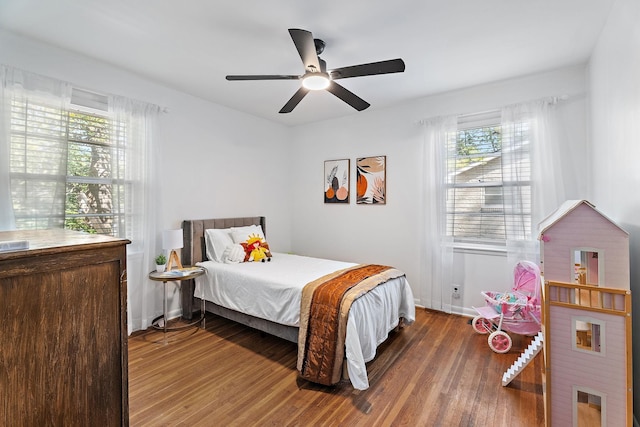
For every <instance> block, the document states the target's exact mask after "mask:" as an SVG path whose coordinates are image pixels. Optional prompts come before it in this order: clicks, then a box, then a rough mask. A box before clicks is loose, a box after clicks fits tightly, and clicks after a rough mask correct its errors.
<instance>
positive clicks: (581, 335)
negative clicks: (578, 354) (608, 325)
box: [571, 317, 605, 356]
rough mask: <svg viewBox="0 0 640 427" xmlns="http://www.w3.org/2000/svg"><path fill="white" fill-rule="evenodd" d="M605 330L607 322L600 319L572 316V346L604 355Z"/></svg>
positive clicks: (577, 349)
mask: <svg viewBox="0 0 640 427" xmlns="http://www.w3.org/2000/svg"><path fill="white" fill-rule="evenodd" d="M604 332H605V324H604V322H603V321H601V320H599V319H592V318H588V317H572V318H571V335H572V336H573V343H572V348H573V349H574V350H576V351H583V352H587V353H593V354H597V355H599V356H604V355H605V354H604V353H605V345H604V344H605V340H604Z"/></svg>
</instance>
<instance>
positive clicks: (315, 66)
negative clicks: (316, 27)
mask: <svg viewBox="0 0 640 427" xmlns="http://www.w3.org/2000/svg"><path fill="white" fill-rule="evenodd" d="M289 34H290V35H291V39H292V40H293V44H295V45H296V49H298V53H299V54H300V58H301V59H302V63H303V64H304V68H305V70H307V71H312V72H315V71H321V70H320V61H319V60H318V54H317V53H316V45H315V43H314V41H313V34H311V32H310V31H307V30H299V29H297V28H289Z"/></svg>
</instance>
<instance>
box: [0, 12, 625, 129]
mask: <svg viewBox="0 0 640 427" xmlns="http://www.w3.org/2000/svg"><path fill="white" fill-rule="evenodd" d="M614 1H615V0H526V1H525V0H398V1H395V2H391V1H388V0H369V1H365V0H349V1H344V0H342V1H338V0H324V1H322V2H317V1H314V2H311V1H304V2H303V1H295V0H270V1H267V0H237V1H215V0H182V1H178V0H53V1H52V0H1V1H0V27H2V28H5V29H6V30H9V31H12V32H15V33H18V34H20V35H23V36H27V37H30V38H33V39H37V40H41V41H43V42H46V43H50V44H53V45H56V46H59V47H62V48H66V49H69V50H71V51H75V52H78V53H81V54H84V55H86V56H90V57H94V58H98V59H100V60H103V61H106V62H108V63H111V64H113V65H116V66H118V67H121V68H125V69H127V70H130V71H133V72H135V73H137V74H139V75H142V76H145V77H146V78H149V79H151V80H154V81H157V82H160V83H162V84H165V85H167V86H170V87H173V88H175V89H178V90H181V91H183V92H186V93H189V94H192V95H195V96H198V97H201V98H204V99H208V100H211V101H212V102H215V103H218V104H222V105H226V106H228V107H231V108H234V109H237V110H241V111H245V112H247V113H250V114H253V115H256V116H259V117H263V118H266V119H268V120H273V121H278V122H281V123H283V124H285V125H290V126H293V125H297V124H302V123H308V122H311V121H317V120H324V119H328V118H333V117H339V116H345V115H350V114H362V113H358V112H356V111H355V110H354V109H352V108H351V107H349V106H348V105H347V104H345V103H343V102H342V101H341V100H339V99H338V98H336V97H334V96H333V95H331V94H329V93H328V92H313V93H310V94H309V95H307V96H306V98H304V99H303V100H302V102H301V103H300V104H299V105H298V106H297V107H296V109H294V110H293V112H292V113H289V114H279V113H278V111H279V110H280V108H281V107H282V106H283V105H284V104H285V103H286V102H287V100H288V99H289V98H290V97H291V96H292V95H293V93H294V92H295V91H296V90H297V88H298V87H299V86H298V85H299V82H298V81H295V80H288V81H242V82H230V81H227V80H225V75H227V74H303V72H304V69H303V67H302V62H301V60H300V57H299V55H298V53H297V51H296V48H295V46H294V45H293V42H292V41H291V38H290V36H289V33H288V31H287V29H288V28H302V29H306V30H309V31H311V32H312V33H313V35H314V37H316V38H320V39H323V40H324V41H325V43H326V48H325V51H324V53H323V54H322V58H323V59H324V60H325V61H327V68H328V69H332V68H338V67H343V66H349V65H356V64H361V63H367V62H374V61H381V60H386V59H394V58H402V59H403V60H404V62H405V63H406V71H405V72H404V73H398V74H387V75H378V76H367V77H358V78H350V79H344V80H341V81H340V83H341V84H342V85H343V86H344V87H346V88H347V89H349V90H351V91H352V92H354V93H355V94H356V95H358V96H360V97H361V98H363V99H364V100H366V101H367V102H369V103H370V104H371V107H369V109H377V108H381V107H385V106H389V105H393V104H397V103H401V102H403V101H405V100H408V99H415V98H420V97H424V96H427V95H430V94H434V93H438V92H443V91H448V90H453V89H458V88H463V87H468V86H473V85H477V84H482V83H487V82H490V81H496V80H501V79H504V78H509V77H514V76H519V75H526V74H531V73H535V72H539V71H544V70H550V69H554V68H558V67H563V66H567V65H573V64H579V63H584V62H586V61H587V60H588V58H589V55H590V53H591V51H592V49H593V47H594V44H595V43H596V41H597V38H598V36H599V34H600V31H601V29H602V27H603V25H604V23H605V21H606V19H607V16H608V13H609V11H610V9H611V7H612V4H613V3H614Z"/></svg>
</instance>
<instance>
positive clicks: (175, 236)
mask: <svg viewBox="0 0 640 427" xmlns="http://www.w3.org/2000/svg"><path fill="white" fill-rule="evenodd" d="M183 246H184V243H183V241H182V229H179V230H164V231H163V232H162V249H167V250H171V249H180V248H182V247H183Z"/></svg>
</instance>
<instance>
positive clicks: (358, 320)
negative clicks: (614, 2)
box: [194, 253, 415, 390]
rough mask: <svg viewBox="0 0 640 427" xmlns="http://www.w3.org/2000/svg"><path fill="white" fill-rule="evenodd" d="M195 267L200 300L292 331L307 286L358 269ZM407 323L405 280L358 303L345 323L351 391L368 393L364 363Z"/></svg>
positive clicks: (279, 263)
mask: <svg viewBox="0 0 640 427" xmlns="http://www.w3.org/2000/svg"><path fill="white" fill-rule="evenodd" d="M197 265H199V266H201V267H204V268H205V269H206V274H205V275H203V276H200V277H198V278H196V289H195V292H194V295H195V297H196V298H203V297H204V299H205V300H207V301H211V302H214V303H215V304H218V305H220V306H223V307H226V308H229V309H232V310H236V311H239V312H242V313H245V314H250V315H252V316H255V317H259V318H262V319H267V320H271V321H273V322H277V323H280V324H284V325H288V326H296V327H297V326H299V325H300V298H301V295H302V288H303V287H304V285H306V284H307V283H309V282H311V281H313V280H315V279H317V278H319V277H322V276H324V275H325V274H328V273H331V272H333V271H337V270H341V269H344V268H347V267H351V266H354V265H355V264H352V263H346V262H340V261H332V260H326V259H320V258H311V257H304V256H298V255H290V254H283V253H273V257H272V260H271V262H245V263H240V264H224V263H218V262H214V261H205V262H201V263H198V264H197ZM400 317H403V318H404V319H406V321H407V323H412V322H413V321H414V320H415V306H414V301H413V294H412V292H411V288H410V286H409V283H408V282H407V280H406V278H405V277H404V276H403V277H399V278H397V279H393V280H390V281H389V282H387V283H385V284H383V285H380V286H378V287H376V288H375V289H373V290H372V291H371V292H369V293H367V294H366V295H365V296H363V297H361V298H359V299H357V300H356V301H354V303H353V304H352V306H351V310H350V312H349V318H348V320H347V336H346V341H345V347H346V352H345V356H346V358H347V371H348V373H349V378H350V379H351V383H352V384H353V387H354V388H356V389H358V390H365V389H367V388H368V387H369V380H368V378H367V370H366V366H365V363H366V362H369V361H370V360H372V359H373V358H374V357H375V355H376V348H377V346H378V345H379V344H380V343H382V342H383V341H384V340H385V339H386V338H387V335H388V333H389V332H390V331H391V330H392V329H393V328H395V327H396V326H397V325H398V319H399V318H400Z"/></svg>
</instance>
